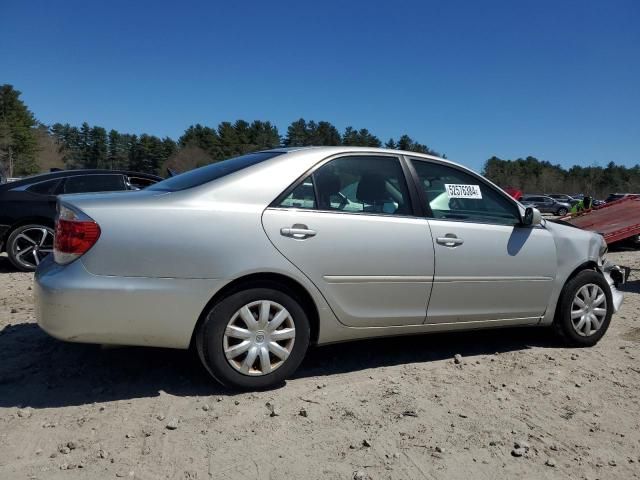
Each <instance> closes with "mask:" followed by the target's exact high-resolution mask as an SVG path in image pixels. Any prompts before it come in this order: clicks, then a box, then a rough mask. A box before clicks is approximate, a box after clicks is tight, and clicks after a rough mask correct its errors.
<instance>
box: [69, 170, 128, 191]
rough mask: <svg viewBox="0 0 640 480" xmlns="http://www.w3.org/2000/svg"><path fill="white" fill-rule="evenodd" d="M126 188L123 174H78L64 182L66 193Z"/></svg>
mask: <svg viewBox="0 0 640 480" xmlns="http://www.w3.org/2000/svg"><path fill="white" fill-rule="evenodd" d="M126 189H127V186H126V184H125V181H124V177H123V176H122V175H111V174H104V175H77V176H74V177H69V178H67V179H66V181H65V182H64V193H92V192H114V191H119V190H126Z"/></svg>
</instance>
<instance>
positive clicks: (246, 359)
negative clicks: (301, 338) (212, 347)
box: [222, 300, 296, 376]
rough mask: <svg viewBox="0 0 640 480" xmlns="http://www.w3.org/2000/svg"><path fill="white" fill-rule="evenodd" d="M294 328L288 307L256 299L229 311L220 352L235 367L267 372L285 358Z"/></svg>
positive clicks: (242, 370)
mask: <svg viewBox="0 0 640 480" xmlns="http://www.w3.org/2000/svg"><path fill="white" fill-rule="evenodd" d="M295 339H296V328H295V324H294V323H293V318H291V314H290V313H289V311H288V310H287V309H286V308H284V307H283V306H282V305H280V304H279V303H276V302H272V301H271V300H258V301H256V302H251V303H248V304H247V305H245V306H244V307H242V308H241V309H240V310H238V311H237V312H236V313H234V314H233V316H232V317H231V320H230V321H229V323H228V324H227V327H226V329H225V332H224V337H223V339H222V343H223V345H222V346H223V349H224V355H225V357H226V358H227V361H228V362H229V365H231V366H232V367H233V368H234V369H235V370H237V371H238V372H240V373H242V374H244V375H250V376H260V375H267V374H269V373H271V372H273V371H274V370H276V369H277V368H279V367H281V366H282V365H283V364H284V362H285V361H286V360H287V358H289V355H290V354H291V350H292V349H293V344H294V342H295Z"/></svg>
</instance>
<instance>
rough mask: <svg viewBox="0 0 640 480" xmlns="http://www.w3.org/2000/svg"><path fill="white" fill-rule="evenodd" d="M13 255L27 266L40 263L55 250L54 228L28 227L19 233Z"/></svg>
mask: <svg viewBox="0 0 640 480" xmlns="http://www.w3.org/2000/svg"><path fill="white" fill-rule="evenodd" d="M12 250H13V255H14V257H15V258H16V260H18V262H20V263H21V264H22V265H24V266H25V267H27V268H30V269H33V268H36V267H37V266H38V265H40V262H41V261H42V259H43V258H44V257H46V256H47V255H49V254H50V253H51V252H53V230H52V229H50V228H48V227H34V228H28V229H26V230H24V231H22V233H20V235H18V236H17V237H16V239H15V241H14V242H13V245H12Z"/></svg>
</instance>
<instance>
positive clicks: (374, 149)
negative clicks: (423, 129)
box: [256, 145, 466, 168]
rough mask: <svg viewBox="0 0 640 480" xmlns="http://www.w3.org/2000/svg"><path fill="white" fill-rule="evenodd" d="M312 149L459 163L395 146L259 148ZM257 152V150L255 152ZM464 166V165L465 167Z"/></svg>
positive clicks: (274, 149) (283, 148) (297, 150)
mask: <svg viewBox="0 0 640 480" xmlns="http://www.w3.org/2000/svg"><path fill="white" fill-rule="evenodd" d="M311 150H312V151H314V152H315V153H326V154H327V155H331V154H337V153H349V152H354V153H358V152H369V153H390V154H394V155H407V156H411V157H422V158H428V159H430V160H438V161H441V162H445V163H450V164H453V165H460V164H457V163H455V162H452V161H450V160H448V159H446V158H442V157H438V156H435V155H429V154H427V153H419V152H411V151H409V150H397V149H395V148H381V147H351V146H344V145H338V146H304V147H278V148H272V149H268V150H260V152H282V153H292V152H304V151H311ZM256 153H258V152H256ZM460 166H462V165H460ZM465 168H466V167H465Z"/></svg>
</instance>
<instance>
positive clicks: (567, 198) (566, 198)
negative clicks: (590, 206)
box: [546, 193, 582, 207]
mask: <svg viewBox="0 0 640 480" xmlns="http://www.w3.org/2000/svg"><path fill="white" fill-rule="evenodd" d="M546 196H547V197H551V198H553V199H554V200H557V201H558V202H562V203H568V204H569V205H571V206H572V207H573V206H574V205H575V204H576V203H579V202H580V200H582V198H576V197H572V196H571V195H566V194H564V193H549V194H547V195H546Z"/></svg>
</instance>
